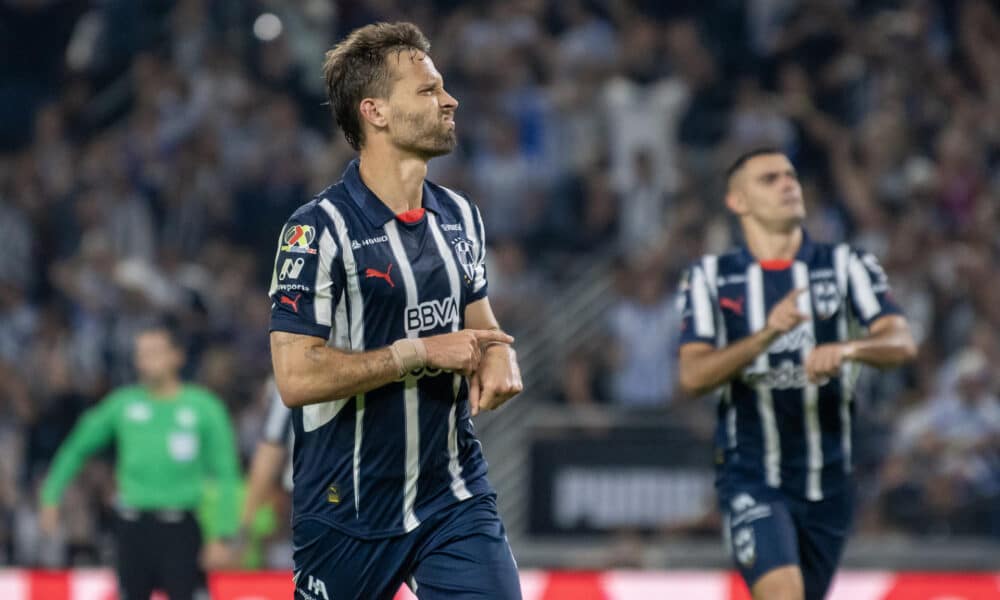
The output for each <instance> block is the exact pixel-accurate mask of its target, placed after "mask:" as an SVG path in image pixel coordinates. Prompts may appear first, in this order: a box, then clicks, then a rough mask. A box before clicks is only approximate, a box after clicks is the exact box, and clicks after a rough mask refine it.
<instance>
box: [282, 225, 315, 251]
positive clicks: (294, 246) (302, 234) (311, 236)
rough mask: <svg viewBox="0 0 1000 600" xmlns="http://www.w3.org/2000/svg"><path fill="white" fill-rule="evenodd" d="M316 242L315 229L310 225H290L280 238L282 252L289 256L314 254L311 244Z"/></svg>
mask: <svg viewBox="0 0 1000 600" xmlns="http://www.w3.org/2000/svg"><path fill="white" fill-rule="evenodd" d="M314 241H316V228H315V227H313V226H312V225H292V226H290V227H288V229H287V230H285V235H284V237H283V238H282V242H284V243H283V244H282V246H281V251H282V252H288V253H291V254H316V252H317V250H316V248H313V246H312V244H313V242H314Z"/></svg>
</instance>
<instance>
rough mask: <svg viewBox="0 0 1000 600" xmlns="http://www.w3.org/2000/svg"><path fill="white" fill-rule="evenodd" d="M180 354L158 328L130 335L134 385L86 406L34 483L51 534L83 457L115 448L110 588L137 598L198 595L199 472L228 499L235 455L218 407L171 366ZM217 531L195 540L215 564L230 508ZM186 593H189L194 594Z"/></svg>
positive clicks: (180, 361) (229, 526)
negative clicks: (114, 572) (39, 482)
mask: <svg viewBox="0 0 1000 600" xmlns="http://www.w3.org/2000/svg"><path fill="white" fill-rule="evenodd" d="M184 360H185V359H184V352H183V350H182V348H181V346H180V344H179V343H178V342H177V340H176V339H175V338H174V336H173V334H172V332H171V331H170V329H169V328H167V327H160V326H156V327H153V328H149V329H146V330H143V331H141V332H140V333H139V334H138V335H137V336H136V339H135V366H136V370H137V371H138V373H139V380H140V383H139V385H132V386H126V387H122V388H119V389H117V390H115V391H113V392H112V393H111V394H109V395H108V397H107V398H105V399H104V400H103V401H101V403H100V404H98V405H97V406H96V407H94V408H92V409H90V410H89V411H87V413H86V414H84V415H83V417H81V419H80V421H79V423H77V425H76V427H75V428H74V429H73V431H72V432H71V433H70V435H69V437H68V438H67V439H66V441H65V442H63V444H62V446H61V447H60V448H59V451H58V452H57V453H56V456H55V458H54V460H53V462H52V468H51V469H50V471H49V474H48V476H47V478H46V480H45V483H44V484H43V487H42V493H41V500H42V509H41V513H40V521H41V526H42V529H43V531H45V532H46V533H48V534H52V533H54V532H55V531H56V529H57V528H58V524H59V512H58V507H59V499H60V498H61V497H62V494H63V491H64V490H65V489H66V486H67V485H68V484H69V483H70V481H71V480H72V479H73V477H74V476H75V475H76V473H77V472H78V471H79V469H80V467H81V466H82V465H83V463H84V461H85V460H86V459H87V457H88V456H90V455H92V454H94V453H95V452H97V451H98V450H100V449H102V448H103V447H105V446H107V445H108V444H110V443H111V442H112V441H114V442H115V444H116V446H117V465H116V476H117V480H118V486H119V505H118V514H119V517H120V518H119V526H118V528H117V530H116V534H117V554H118V556H117V560H118V565H117V567H118V578H119V585H120V594H121V596H122V597H123V598H128V599H129V600H132V599H136V600H139V599H141V600H145V599H147V598H149V597H150V595H151V594H152V593H153V590H154V589H160V590H163V591H165V592H166V594H167V596H168V597H169V598H170V600H190V599H191V598H195V597H207V592H206V591H205V590H204V585H205V575H204V573H203V572H202V570H201V566H200V565H199V556H201V554H202V532H201V530H200V528H199V526H198V523H197V522H196V521H195V517H194V511H195V510H196V509H197V508H198V506H199V504H200V503H201V501H202V498H203V493H204V483H205V480H206V479H207V478H209V477H212V478H215V479H216V480H217V481H218V482H219V489H220V494H221V500H220V502H221V503H222V506H229V507H235V506H236V490H237V487H238V485H239V462H238V459H237V456H236V446H235V444H234V442H233V431H232V427H231V425H230V422H229V418H228V416H227V415H226V409H225V406H224V405H223V404H222V402H221V401H220V400H219V399H218V398H217V397H216V396H215V395H214V394H212V393H211V392H209V391H208V390H206V389H204V388H201V387H198V386H195V385H191V384H186V383H184V382H182V381H181V379H180V376H179V373H180V370H181V368H182V367H183V365H184ZM220 513H222V514H220V515H219V518H220V519H221V523H219V524H218V529H219V530H218V531H215V532H210V533H211V534H212V535H217V536H218V537H219V539H215V540H213V541H211V542H210V543H209V544H208V545H207V546H206V547H205V556H206V559H207V562H213V561H215V562H224V561H225V558H224V557H225V556H226V555H227V554H228V552H227V548H226V546H225V545H224V544H223V543H222V541H221V540H222V538H223V537H225V536H230V535H232V534H233V533H235V531H236V526H237V519H236V515H235V513H234V512H233V511H232V510H229V511H220ZM196 594H198V595H197V596H196Z"/></svg>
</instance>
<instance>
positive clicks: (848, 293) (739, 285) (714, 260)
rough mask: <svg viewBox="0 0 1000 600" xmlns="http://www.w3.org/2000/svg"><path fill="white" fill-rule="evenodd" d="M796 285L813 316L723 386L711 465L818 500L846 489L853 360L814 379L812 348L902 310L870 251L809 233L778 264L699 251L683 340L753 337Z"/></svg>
mask: <svg viewBox="0 0 1000 600" xmlns="http://www.w3.org/2000/svg"><path fill="white" fill-rule="evenodd" d="M796 288H805V289H806V290H807V291H806V292H805V293H803V294H802V295H800V296H799V297H798V303H799V304H798V306H799V310H800V312H803V313H805V314H807V315H810V316H811V318H810V319H809V320H808V321H805V322H803V323H802V324H801V325H799V326H798V327H796V328H795V329H793V330H792V331H789V332H788V333H786V334H785V335H783V336H781V337H780V338H778V339H777V340H775V341H774V343H773V344H772V345H771V347H770V348H769V349H768V351H767V352H765V353H762V354H761V355H760V356H758V357H757V359H756V360H755V361H754V362H753V363H752V364H750V365H749V366H748V367H746V368H745V369H744V370H743V371H742V373H740V375H739V376H738V377H735V378H733V379H732V380H730V381H729V382H728V383H726V384H725V385H723V386H722V387H721V390H720V400H719V405H718V427H717V429H716V437H715V442H716V463H717V467H718V475H719V480H720V484H721V483H724V482H725V481H726V480H727V478H737V479H742V480H746V479H750V480H752V481H762V482H764V483H766V484H767V485H768V486H770V487H774V488H780V489H782V490H783V491H786V492H787V493H789V494H792V495H794V496H796V497H800V498H805V499H808V500H821V499H823V498H824V496H826V495H830V494H833V493H835V492H836V491H838V490H840V489H842V487H843V486H844V484H845V483H846V482H847V476H848V474H849V473H850V470H851V419H852V418H853V411H854V408H853V402H852V392H853V390H852V388H853V385H854V382H855V379H856V375H857V368H858V365H857V364H855V363H848V364H845V366H844V367H843V368H842V369H841V373H840V376H839V377H833V378H831V379H830V380H829V381H827V382H824V383H822V384H821V385H816V384H811V383H810V382H809V381H808V377H807V376H806V373H805V368H804V364H805V360H806V357H807V356H808V355H809V352H810V351H811V350H812V349H813V348H814V347H815V346H817V345H820V344H826V343H832V342H837V341H843V340H847V339H850V338H852V337H857V334H858V333H859V331H860V329H861V328H864V327H867V326H868V325H869V324H870V323H872V322H873V321H874V320H876V319H878V318H879V317H882V316H885V315H889V314H896V313H899V308H898V307H897V306H896V305H895V303H894V302H893V301H892V299H891V298H890V296H889V285H888V280H887V278H886V275H885V272H884V271H883V270H882V267H881V266H880V265H879V263H878V261H877V260H876V259H875V257H874V256H873V255H871V254H868V253H864V252H859V251H857V250H854V249H852V248H850V247H849V246H848V245H847V244H838V245H830V244H820V243H815V242H812V241H810V240H809V238H808V236H807V235H803V241H802V246H801V248H800V249H799V252H798V254H797V255H796V257H795V260H794V261H791V264H789V265H778V267H777V268H775V265H770V264H767V263H765V264H763V265H762V264H761V263H760V262H759V261H757V260H756V259H755V258H754V257H753V256H752V255H751V254H750V252H749V250H747V249H746V248H745V247H743V248H738V249H736V250H734V251H732V252H729V253H727V254H723V255H707V256H704V257H702V259H701V260H700V261H698V262H696V263H695V264H694V265H692V266H691V268H690V269H688V271H687V273H686V274H685V277H684V279H683V281H682V283H681V287H680V292H681V296H680V297H679V298H678V301H679V302H680V303H681V304H682V306H681V313H682V319H683V323H682V329H681V344H684V343H688V342H706V343H709V344H713V345H715V346H716V347H718V348H722V347H725V346H727V345H729V344H731V343H734V342H737V341H739V340H740V339H742V338H744V337H746V336H749V335H752V334H753V333H755V332H757V331H759V330H761V329H763V328H764V326H765V325H766V323H767V316H768V314H770V312H771V309H772V308H773V307H774V306H775V305H776V304H777V303H778V302H780V301H781V299H782V298H784V297H785V296H786V295H787V294H788V293H789V292H790V291H791V290H793V289H796Z"/></svg>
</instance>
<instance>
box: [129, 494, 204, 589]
mask: <svg viewBox="0 0 1000 600" xmlns="http://www.w3.org/2000/svg"><path fill="white" fill-rule="evenodd" d="M117 537H118V539H117V542H118V544H117V545H118V586H119V595H120V597H121V600H149V597H150V596H151V595H152V594H153V590H161V591H163V592H164V593H166V594H167V597H168V598H170V600H200V599H201V598H208V593H207V590H206V578H205V574H204V572H203V571H202V570H201V566H200V565H199V564H198V559H199V556H200V554H201V528H200V527H199V526H198V522H197V521H196V520H195V518H194V515H193V514H192V513H191V512H188V511H180V510H159V511H135V510H129V509H123V510H121V511H119V518H118V536H117Z"/></svg>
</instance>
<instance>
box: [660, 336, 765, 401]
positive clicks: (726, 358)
mask: <svg viewBox="0 0 1000 600" xmlns="http://www.w3.org/2000/svg"><path fill="white" fill-rule="evenodd" d="M778 335H779V333H778V332H777V331H774V330H772V329H768V328H765V329H763V330H761V331H758V332H757V333H755V334H753V335H751V336H748V337H745V338H743V339H742V340H740V341H738V342H734V343H732V344H730V345H728V346H726V347H725V348H721V349H718V350H707V351H703V352H697V353H694V352H685V351H684V350H683V349H682V352H681V360H680V365H679V372H680V383H681V388H682V389H683V390H684V392H685V393H687V394H690V395H692V396H700V395H702V394H704V393H706V392H708V391H709V390H712V389H715V388H716V387H718V386H720V385H722V384H723V383H725V382H727V381H729V380H730V379H732V378H733V377H735V376H736V375H737V374H739V372H740V371H742V370H743V369H744V368H746V366H747V365H749V364H750V363H752V362H753V361H754V360H756V359H757V357H758V356H760V354H761V353H762V352H766V351H767V348H768V347H769V346H770V345H771V343H772V342H774V340H775V338H777V337H778Z"/></svg>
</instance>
